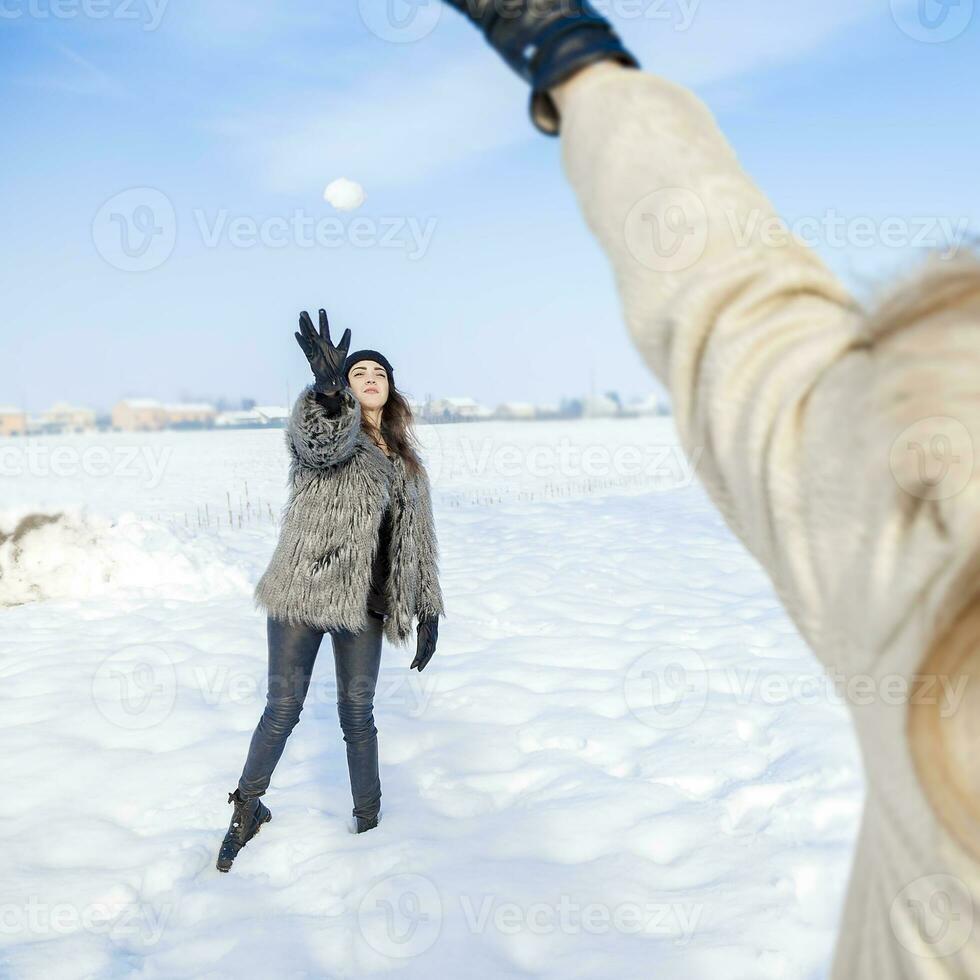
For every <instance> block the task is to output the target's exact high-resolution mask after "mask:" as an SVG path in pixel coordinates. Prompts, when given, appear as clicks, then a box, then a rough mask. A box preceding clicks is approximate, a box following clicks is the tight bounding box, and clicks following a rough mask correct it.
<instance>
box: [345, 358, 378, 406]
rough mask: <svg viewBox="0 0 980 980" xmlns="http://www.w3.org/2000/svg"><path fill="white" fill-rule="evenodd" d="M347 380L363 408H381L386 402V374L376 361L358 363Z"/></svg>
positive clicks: (349, 372)
mask: <svg viewBox="0 0 980 980" xmlns="http://www.w3.org/2000/svg"><path fill="white" fill-rule="evenodd" d="M347 380H348V381H349V382H350V387H351V391H353V392H354V395H355V396H356V398H357V400H358V401H359V402H360V403H361V405H362V406H363V407H365V408H381V406H382V405H384V403H385V402H386V401H388V372H387V371H386V370H385V369H384V368H383V367H382V366H381V365H380V364H379V363H378V362H377V361H358V362H357V363H356V364H354V365H353V367H351V369H350V371H348V372H347Z"/></svg>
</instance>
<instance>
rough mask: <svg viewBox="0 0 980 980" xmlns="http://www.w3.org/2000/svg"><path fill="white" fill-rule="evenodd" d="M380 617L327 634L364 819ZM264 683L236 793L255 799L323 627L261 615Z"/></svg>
mask: <svg viewBox="0 0 980 980" xmlns="http://www.w3.org/2000/svg"><path fill="white" fill-rule="evenodd" d="M383 624H384V618H383V617H380V616H379V615H378V614H376V613H369V614H368V617H367V626H366V627H365V629H364V630H362V631H361V632H360V633H353V632H351V631H349V630H338V631H336V632H331V634H330V639H331V641H332V643H333V655H334V667H335V670H336V676H337V713H338V715H339V716H340V727H341V730H342V731H343V733H344V741H345V742H346V743H347V768H348V772H349V773H350V786H351V795H352V797H353V799H354V811H353V812H354V815H355V816H356V817H363V818H365V819H368V820H371V819H373V818H374V817H375V816H377V814H378V811H379V810H380V808H381V779H380V774H379V771H378V730H377V728H376V727H375V725H374V692H375V688H376V686H377V682H378V672H379V670H380V666H381V640H382V635H383V634H382V626H383ZM266 630H267V633H268V638H269V687H268V694H267V697H266V705H265V710H264V711H263V713H262V717H261V718H260V719H259V723H258V726H257V727H256V729H255V732H254V734H253V735H252V741H251V744H250V746H249V750H248V758H247V759H246V761H245V767H244V769H243V770H242V775H241V779H240V780H239V782H238V788H239V791H240V793H241V795H242V796H262V795H263V794H264V793H265V791H266V790H267V789H268V788H269V781H270V779H271V778H272V771H273V769H275V767H276V763H277V762H278V761H279V758H280V757H281V756H282V753H283V750H284V749H285V747H286V739H287V738H288V737H289V735H290V733H291V732H292V730H293V728H295V726H296V723H297V722H298V721H299V716H300V712H301V711H302V710H303V703H304V701H305V700H306V693H307V691H308V690H309V686H310V676H311V675H312V672H313V664H314V662H315V661H316V656H317V651H318V650H319V648H320V641H321V640H322V639H323V631H321V630H317V629H313V628H312V627H309V626H291V625H289V624H287V623H284V622H281V621H279V620H276V619H273V618H272V617H271V616H270V617H268V620H267V626H266Z"/></svg>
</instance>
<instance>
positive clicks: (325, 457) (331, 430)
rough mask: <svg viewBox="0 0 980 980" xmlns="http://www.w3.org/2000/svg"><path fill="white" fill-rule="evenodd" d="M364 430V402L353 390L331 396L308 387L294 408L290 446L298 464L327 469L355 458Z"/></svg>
mask: <svg viewBox="0 0 980 980" xmlns="http://www.w3.org/2000/svg"><path fill="white" fill-rule="evenodd" d="M360 428H361V403H360V402H359V401H358V400H357V397H356V396H355V395H354V392H353V391H351V389H350V388H344V389H342V390H341V392H340V393H339V394H337V395H334V396H332V397H331V396H328V395H323V394H321V393H320V392H318V391H317V390H316V388H315V387H314V386H313V385H307V387H306V388H305V389H304V390H303V391H302V392H301V393H300V396H299V398H297V399H296V402H295V404H294V405H293V410H292V413H291V414H290V417H289V423H288V425H287V427H286V446H287V448H288V449H289V452H290V455H291V456H292V458H293V460H295V462H297V463H298V464H300V465H302V466H306V467H310V468H312V469H325V468H327V467H331V466H337V465H338V464H339V463H343V462H344V461H346V460H347V459H349V458H350V457H351V456H352V455H353V453H354V448H355V446H356V444H357V433H358V432H359V430H360Z"/></svg>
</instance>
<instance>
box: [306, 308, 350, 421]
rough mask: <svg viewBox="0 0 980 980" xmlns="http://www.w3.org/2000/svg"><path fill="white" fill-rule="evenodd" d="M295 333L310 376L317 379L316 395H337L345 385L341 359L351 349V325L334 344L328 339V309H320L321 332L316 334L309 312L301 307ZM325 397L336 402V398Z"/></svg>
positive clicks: (342, 360)
mask: <svg viewBox="0 0 980 980" xmlns="http://www.w3.org/2000/svg"><path fill="white" fill-rule="evenodd" d="M294 336H295V337H296V341H297V343H298V344H299V345H300V347H302V348H303V353H304V354H305V355H306V359H307V360H308V361H309V362H310V367H311V368H312V369H313V377H314V378H315V379H316V380H315V381H314V385H313V387H314V388H315V389H316V392H317V394H318V395H325V396H337V395H339V394H340V393H341V392H342V391H343V390H344V388H346V387H348V384H347V376H346V374H345V373H344V361H346V360H347V352H348V351H349V350H350V327H348V328H347V329H346V330H345V331H344V336H343V337H341V338H340V344H338V345H337V346H336V347H334V345H333V344H332V343H331V341H330V324H329V323H328V322H327V311H326V310H320V333H319V335H317V332H316V331H315V330H314V329H313V321H312V320H311V319H310V314H309V313H307V312H306V310H303V312H302V313H300V315H299V332H298V333H296V334H295V335H294ZM317 400H318V401H319V398H318V399H317ZM328 401H332V402H338V401H339V398H332V399H328Z"/></svg>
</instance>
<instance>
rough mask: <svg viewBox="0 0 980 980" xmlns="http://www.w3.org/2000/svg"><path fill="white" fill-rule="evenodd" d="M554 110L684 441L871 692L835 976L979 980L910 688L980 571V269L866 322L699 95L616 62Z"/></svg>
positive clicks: (964, 894)
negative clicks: (912, 722) (933, 919)
mask: <svg viewBox="0 0 980 980" xmlns="http://www.w3.org/2000/svg"><path fill="white" fill-rule="evenodd" d="M560 108H561V115H562V123H561V150H562V163H563V167H564V170H565V173H566V175H567V177H568V179H569V180H570V182H571V184H572V186H573V188H574V190H575V192H576V195H577V198H578V200H579V203H580V206H581V209H582V211H583V214H584V216H585V219H586V221H587V223H588V225H589V227H590V229H591V230H592V232H593V233H594V234H595V235H596V237H597V238H598V240H599V242H600V243H601V245H602V247H603V249H604V251H605V253H606V255H607V256H608V258H609V260H610V262H611V264H612V269H613V273H614V275H615V280H616V284H617V288H618V292H619V295H620V298H621V302H622V307H623V313H624V316H625V319H626V323H627V325H628V328H629V331H630V334H631V336H632V339H633V341H634V343H635V345H636V347H637V348H638V350H639V351H640V353H641V354H642V356H643V358H644V359H645V361H646V363H647V364H648V365H649V367H650V368H651V370H652V371H653V372H654V373H655V374H656V375H657V376H658V377H659V378H660V379H661V380H662V381H663V383H664V384H665V385H666V387H667V388H668V390H669V392H670V394H671V397H672V400H673V406H674V413H675V419H676V424H677V428H678V431H679V435H680V439H681V441H682V444H683V446H684V449H685V451H686V452H687V453H688V455H689V456H690V457H691V458H692V459H697V460H698V461H699V464H698V475H699V477H700V478H701V480H702V482H703V483H704V485H705V487H706V488H707V490H708V492H709V493H710V495H711V497H712V498H713V500H714V501H715V502H716V504H717V505H718V507H719V508H720V510H721V511H722V513H723V515H724V517H725V519H726V521H727V522H728V524H729V526H730V527H731V528H732V529H733V531H734V532H735V533H736V534H737V535H738V537H739V538H740V539H741V540H742V541H743V542H744V544H745V545H746V547H747V548H748V549H749V550H750V551H751V552H752V553H753V554H754V555H755V556H756V557H757V558H758V560H759V561H760V563H761V564H762V565H763V566H764V567H765V569H766V570H767V572H768V574H769V575H770V577H771V579H772V581H773V583H774V586H775V589H776V591H777V593H778V595H779V597H780V599H781V600H782V602H783V603H784V605H785V607H786V609H787V611H788V613H789V615H790V616H791V617H792V619H793V621H794V622H795V623H796V625H797V627H798V628H799V630H800V632H801V633H802V635H803V636H804V637H805V639H806V640H807V641H808V642H809V643H810V645H811V646H812V648H813V650H814V651H815V653H816V655H817V656H818V657H819V658H820V660H821V661H822V662H823V664H824V665H825V666H826V667H827V668H828V670H831V671H832V672H834V673H835V674H836V675H838V676H840V677H843V678H846V679H847V680H848V681H849V682H852V681H855V680H858V681H860V682H861V684H862V685H863V686H861V687H860V690H861V692H862V693H861V696H860V697H858V696H855V697H854V698H853V702H852V703H851V704H850V706H849V707H850V710H851V715H852V717H853V719H854V722H855V725H856V729H857V733H858V739H859V743H860V746H861V750H862V755H863V759H864V763H865V775H866V782H867V794H868V800H867V806H866V809H865V813H864V817H863V824H862V829H861V839H860V841H859V845H858V854H857V857H856V860H855V866H854V868H853V870H852V877H851V884H850V889H849V892H848V901H847V908H846V909H845V912H844V915H843V917H842V921H841V935H840V940H839V945H838V949H837V953H836V956H835V962H834V972H833V977H834V980H845V978H846V980H863V978H868V980H872V978H873V980H892V978H894V980H897V978H898V977H902V978H905V977H922V978H926V977H928V978H940V977H941V978H947V977H961V976H977V977H980V950H978V945H977V938H976V934H977V933H978V932H980V922H978V923H977V925H976V928H975V929H974V930H973V931H972V932H968V933H966V935H965V937H964V926H963V923H964V922H965V921H966V918H967V917H969V919H970V922H971V923H972V921H973V919H972V917H973V916H974V915H976V917H977V918H978V919H980V906H977V900H978V898H980V878H978V863H977V861H976V860H975V858H974V857H973V856H972V855H971V854H970V853H968V852H967V850H965V849H963V848H962V847H961V846H960V845H959V844H958V843H957V841H956V840H955V839H954V838H953V837H952V836H951V835H950V834H949V833H948V832H947V831H946V829H945V827H944V825H943V823H942V821H941V820H940V819H938V818H937V815H936V812H935V810H934V808H933V807H932V806H931V805H930V803H929V800H928V799H927V797H926V796H925V794H924V793H923V791H922V788H921V786H920V784H919V782H918V780H917V779H916V775H915V768H914V764H913V760H912V754H911V751H910V747H909V741H908V739H907V737H906V723H907V717H908V704H907V702H905V701H902V700H901V699H900V698H899V699H897V700H896V698H895V696H894V691H895V689H896V685H898V686H900V684H901V682H903V681H904V682H906V683H909V682H911V679H912V678H913V677H914V675H915V674H916V671H917V669H918V668H919V667H920V665H921V664H922V660H923V657H924V655H925V653H926V651H927V649H928V648H929V645H930V643H931V642H932V641H933V640H934V639H935V636H936V634H937V631H939V630H941V629H942V628H944V627H945V626H946V625H948V624H949V622H951V621H952V619H953V617H954V615H955V614H957V613H958V612H959V611H960V610H961V609H962V608H963V606H964V605H965V604H966V603H967V601H968V600H969V599H970V597H971V596H972V595H973V594H974V590H975V588H976V586H975V585H973V583H974V582H978V581H980V580H978V579H977V577H976V569H975V565H972V564H971V563H972V562H975V556H976V555H977V553H978V552H980V544H978V542H980V531H978V514H980V495H978V480H977V477H976V475H975V474H974V471H973V470H974V468H973V439H974V437H976V436H978V435H980V411H978V404H980V399H978V398H977V397H976V394H975V392H976V388H977V382H976V378H977V377H978V376H980V375H978V373H977V372H978V367H980V333H978V330H980V294H978V291H977V289H976V282H977V280H976V278H974V279H973V289H972V292H971V289H970V287H969V286H968V285H966V282H967V280H968V279H969V276H964V277H962V278H963V281H962V282H959V285H958V286H957V285H952V284H953V283H954V281H956V279H957V277H956V275H955V274H954V273H942V274H940V273H937V274H936V275H937V277H938V278H939V279H942V278H943V276H946V277H947V278H946V279H945V280H943V281H945V282H947V285H948V288H947V289H945V294H944V295H943V296H942V299H941V301H939V300H937V301H936V302H934V303H932V304H931V305H930V304H927V303H920V309H918V311H917V312H916V310H915V306H914V304H913V305H912V306H911V307H910V305H909V303H908V302H905V301H903V300H902V298H901V297H899V298H897V299H896V300H895V302H894V303H893V304H892V305H891V306H890V307H887V308H886V309H885V311H884V312H883V313H882V314H881V315H880V316H877V317H872V318H868V317H866V316H865V315H864V314H863V312H862V310H861V309H860V308H859V306H858V304H857V303H856V302H855V301H854V299H853V298H852V297H851V296H850V295H849V294H848V292H847V290H846V289H845V288H844V287H843V286H842V284H841V283H840V282H839V281H838V280H837V278H835V276H834V275H833V274H832V273H831V272H830V271H829V270H828V268H827V267H826V266H825V265H824V263H823V262H822V261H821V260H820V259H819V258H818V257H817V255H816V254H815V253H814V252H813V251H811V250H810V249H808V248H807V247H805V246H804V245H802V244H801V243H799V242H797V241H795V240H793V239H792V238H791V237H790V236H789V235H780V234H779V224H778V220H777V219H776V216H775V212H774V209H773V207H772V205H771V204H770V202H769V201H768V200H767V199H766V198H765V197H764V195H763V194H762V193H761V191H760V190H759V189H758V188H757V187H756V186H755V184H754V183H753V182H752V180H751V179H750V178H749V177H748V176H747V175H746V173H745V172H744V171H743V170H742V168H741V167H740V165H739V163H738V161H737V159H736V156H735V153H734V151H733V150H732V148H731V146H730V145H729V144H728V142H727V141H726V140H725V138H724V136H723V135H722V133H721V132H720V131H719V129H718V127H717V125H716V123H715V121H714V119H713V117H712V115H711V113H710V112H709V111H708V109H707V108H706V107H705V105H704V104H703V103H702V102H701V101H700V100H699V99H697V98H696V97H695V96H694V95H693V94H692V93H690V92H689V91H687V90H686V89H683V88H681V87H679V86H676V85H674V84H671V83H669V82H667V81H665V80H663V79H660V78H658V77H656V76H653V75H650V74H647V73H644V72H638V71H629V70H626V69H615V68H611V67H610V68H609V69H608V70H597V71H595V72H592V73H589V72H586V73H583V74H582V75H581V76H580V77H579V78H578V79H576V80H575V81H574V82H573V83H572V84H571V85H570V86H568V89H567V93H566V94H565V95H564V96H563V98H562V100H561V103H560ZM940 292H943V290H940ZM937 447H939V450H941V451H937ZM936 467H939V469H936ZM937 474H938V477H937ZM889 684H891V685H892V686H891V687H889V686H888V685H889ZM849 690H854V688H849ZM869 692H870V693H869ZM978 843H980V842H978ZM950 878H952V879H953V880H952V882H951V881H950V880H949V879H950ZM909 889H912V894H913V897H914V899H915V900H914V901H909V900H908V896H909V894H910V893H909V891H908V890H909ZM916 889H918V891H916ZM937 889H938V890H939V891H940V892H943V894H944V895H946V893H947V892H950V891H951V894H952V898H951V901H952V902H953V908H954V910H955V911H956V912H957V913H959V916H958V918H957V919H956V920H955V921H956V923H958V925H955V926H954V927H953V928H952V929H951V930H946V933H945V935H946V937H947V938H946V939H945V940H942V941H940V942H939V943H938V944H937V943H936V942H935V941H934V940H932V939H930V936H932V935H933V933H929V932H928V930H927V931H926V932H925V933H923V932H922V931H921V929H919V926H920V925H921V923H919V922H918V921H917V919H916V916H917V915H918V912H917V911H916V908H917V905H916V903H917V902H919V901H920V900H921V901H926V902H929V901H930V900H931V898H932V897H933V892H935V891H936V890H937ZM944 890H945V891H944ZM946 897H947V898H948V897H949V895H946ZM942 900H944V899H940V901H942ZM957 930H958V931H957ZM950 936H952V938H949V937H950ZM957 940H961V941H958V942H957ZM913 947H917V948H915V949H914V950H913ZM953 947H955V948H953Z"/></svg>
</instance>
